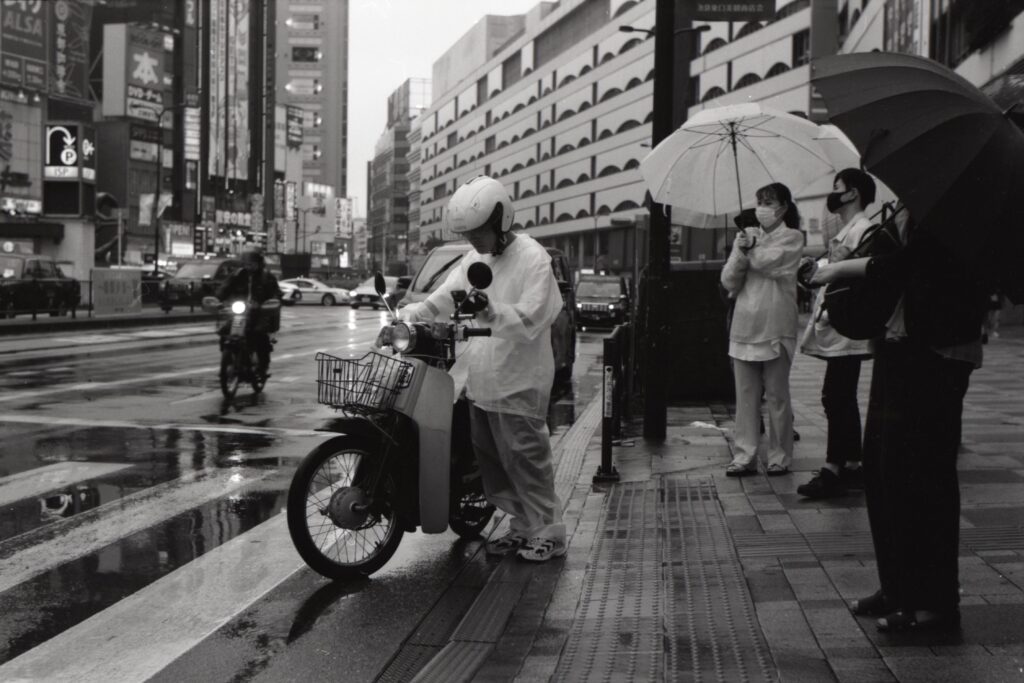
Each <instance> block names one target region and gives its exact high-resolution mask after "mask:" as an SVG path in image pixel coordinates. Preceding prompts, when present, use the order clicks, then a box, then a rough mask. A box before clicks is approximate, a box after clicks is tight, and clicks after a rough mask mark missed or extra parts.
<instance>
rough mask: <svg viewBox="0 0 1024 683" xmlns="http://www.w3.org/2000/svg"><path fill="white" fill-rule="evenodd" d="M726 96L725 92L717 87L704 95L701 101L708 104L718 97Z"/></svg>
mask: <svg viewBox="0 0 1024 683" xmlns="http://www.w3.org/2000/svg"><path fill="white" fill-rule="evenodd" d="M724 94H725V91H724V90H722V89H721V88H719V87H718V86H717V85H716V86H714V87H713V88H711V89H710V90H708V91H707V92H706V93H704V97H702V98H701V100H700V101H701V102H707V101H708V100H713V99H715V98H716V97H721V96H722V95H724Z"/></svg>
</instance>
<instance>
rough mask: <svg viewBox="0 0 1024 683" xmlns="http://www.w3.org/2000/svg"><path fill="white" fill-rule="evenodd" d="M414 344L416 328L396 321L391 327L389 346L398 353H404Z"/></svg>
mask: <svg viewBox="0 0 1024 683" xmlns="http://www.w3.org/2000/svg"><path fill="white" fill-rule="evenodd" d="M414 346H416V330H415V329H414V328H413V327H412V326H410V325H406V324H405V323H398V324H397V325H395V326H394V327H392V328H391V347H392V348H393V349H394V350H395V351H398V352H399V353H405V352H406V351H408V350H409V349H411V348H413V347H414Z"/></svg>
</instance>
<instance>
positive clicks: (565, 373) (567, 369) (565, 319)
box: [398, 242, 576, 380]
mask: <svg viewBox="0 0 1024 683" xmlns="http://www.w3.org/2000/svg"><path fill="white" fill-rule="evenodd" d="M471 248H472V247H471V245H470V244H469V243H468V242H455V243H452V244H442V245H441V246H439V247H434V248H433V249H431V251H430V253H429V254H427V259H426V260H425V261H424V262H423V265H422V266H420V269H419V270H418V271H416V274H415V275H414V276H413V277H412V281H411V282H410V284H409V288H408V291H406V293H405V296H404V297H403V298H402V299H401V300H400V301H399V304H398V305H399V307H401V306H404V305H406V304H410V303H416V302H419V301H423V300H424V299H426V298H427V296H429V295H430V293H431V292H433V291H434V290H435V289H437V288H438V287H440V286H441V283H442V282H444V281H445V278H447V277H448V274H449V273H450V272H451V269H452V268H453V267H455V264H457V263H458V262H459V261H460V260H462V257H463V256H465V255H466V252H467V251H469V250H470V249H471ZM547 251H548V255H549V256H551V270H552V272H553V273H554V275H555V280H556V281H557V282H558V290H559V292H561V294H562V304H563V305H562V311H561V312H560V313H559V314H558V318H557V319H556V320H555V322H554V324H553V325H552V326H551V347H552V350H553V351H554V356H555V377H556V378H557V379H558V380H565V379H568V378H570V377H572V366H573V363H575V361H576V299H575V294H574V292H573V288H572V270H571V269H570V268H569V260H568V258H567V257H566V256H565V254H564V253H563V252H561V251H560V250H558V249H554V248H552V247H548V248H547Z"/></svg>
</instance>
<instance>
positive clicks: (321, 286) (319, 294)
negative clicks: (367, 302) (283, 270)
mask: <svg viewBox="0 0 1024 683" xmlns="http://www.w3.org/2000/svg"><path fill="white" fill-rule="evenodd" d="M280 284H281V287H282V291H283V287H284V286H286V285H291V286H293V287H295V288H296V290H297V291H298V296H297V297H296V298H295V299H294V302H295V303H298V304H317V305H319V306H334V305H335V304H347V303H348V302H349V299H350V298H351V297H350V296H349V291H350V290H346V289H341V288H340V287H332V286H330V285H328V284H327V283H325V282H321V281H320V280H317V279H315V278H311V277H293V278H289V279H287V280H281V282H280Z"/></svg>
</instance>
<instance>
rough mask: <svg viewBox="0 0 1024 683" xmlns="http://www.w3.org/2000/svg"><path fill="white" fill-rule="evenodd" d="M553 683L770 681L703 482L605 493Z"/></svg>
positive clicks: (736, 568)
mask: <svg viewBox="0 0 1024 683" xmlns="http://www.w3.org/2000/svg"><path fill="white" fill-rule="evenodd" d="M606 513H607V514H605V515H602V522H601V525H600V527H599V529H598V533H597V540H596V542H595V545H594V548H593V549H592V551H591V556H590V562H589V568H588V571H587V575H586V582H585V584H584V587H583V596H582V599H581V602H580V606H579V607H578V609H577V614H576V616H575V618H574V620H573V628H572V631H571V632H570V635H569V639H568V641H567V643H566V646H565V649H564V651H563V654H562V657H561V659H560V660H559V663H558V669H557V670H556V672H555V676H554V680H558V681H590V680H598V679H605V680H607V679H621V680H667V681H673V680H679V679H684V680H701V679H703V678H709V679H710V678H714V679H717V680H729V681H750V680H759V681H760V680H775V676H774V674H773V670H772V668H771V664H770V660H769V657H768V654H767V646H766V645H765V642H764V637H763V635H762V634H761V631H760V628H759V626H758V625H757V621H756V618H755V616H754V605H753V601H752V600H751V598H750V594H749V591H748V589H747V585H746V582H745V580H744V578H743V574H742V570H741V568H740V565H739V560H738V558H737V557H736V555H735V553H734V551H733V546H732V541H731V539H730V537H729V531H728V528H727V526H726V522H725V517H724V515H723V514H722V511H721V507H720V505H719V503H718V499H717V496H716V494H715V490H714V487H713V484H712V483H711V482H710V480H699V479H693V480H691V479H686V480H679V479H667V478H661V479H660V480H658V481H651V482H636V483H628V484H620V485H615V486H613V487H612V490H611V493H610V495H609V496H608V500H607V510H606Z"/></svg>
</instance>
